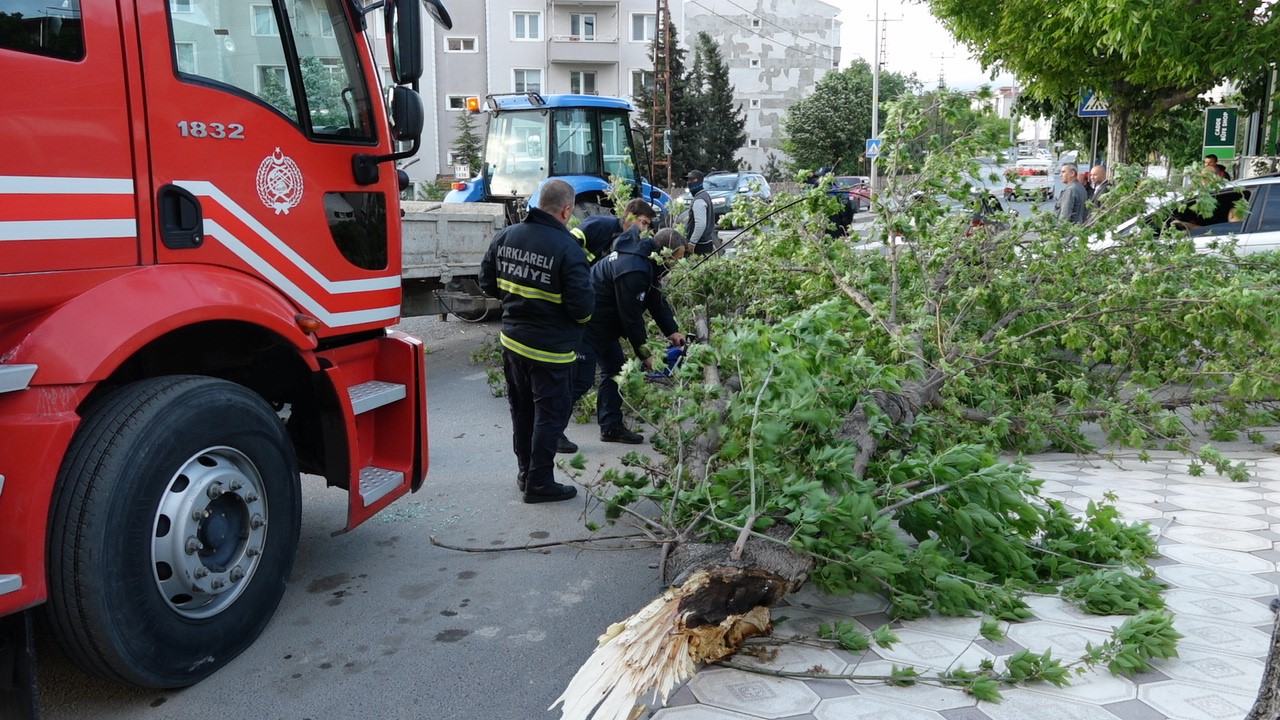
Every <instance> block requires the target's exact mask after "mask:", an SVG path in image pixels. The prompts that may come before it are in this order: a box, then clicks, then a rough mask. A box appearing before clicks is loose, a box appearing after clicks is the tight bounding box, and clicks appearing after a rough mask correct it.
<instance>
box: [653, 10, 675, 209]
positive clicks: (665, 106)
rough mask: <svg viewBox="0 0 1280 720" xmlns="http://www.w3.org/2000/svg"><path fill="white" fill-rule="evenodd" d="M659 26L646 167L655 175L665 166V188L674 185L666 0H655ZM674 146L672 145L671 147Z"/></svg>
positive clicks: (668, 12) (668, 26)
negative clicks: (650, 164) (650, 152)
mask: <svg viewBox="0 0 1280 720" xmlns="http://www.w3.org/2000/svg"><path fill="white" fill-rule="evenodd" d="M656 20H657V23H658V27H657V28H655V32H654V38H653V97H652V98H651V99H652V102H651V103H650V107H651V108H652V113H650V117H649V130H650V132H651V134H652V138H651V141H650V149H651V151H652V154H651V155H650V158H651V161H652V163H653V167H651V168H650V169H649V177H651V178H657V177H658V168H660V167H663V166H666V168H667V185H666V187H667V188H668V189H670V188H672V187H674V185H673V184H672V183H673V181H674V178H672V177H671V173H672V167H671V153H670V152H668V143H667V142H665V141H666V139H667V138H671V142H672V143H674V137H673V136H674V134H675V133H674V132H673V131H672V127H671V85H672V79H671V7H670V6H669V5H668V4H667V0H658V14H657V18H656ZM658 148H662V149H663V159H662V160H659V159H658ZM670 149H671V150H674V148H670Z"/></svg>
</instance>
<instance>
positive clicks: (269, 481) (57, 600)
mask: <svg viewBox="0 0 1280 720" xmlns="http://www.w3.org/2000/svg"><path fill="white" fill-rule="evenodd" d="M300 493H301V490H300V486H299V481H298V465H297V460H296V459H295V457H294V453H293V447H292V445H291V444H290V442H289V439H288V435H287V433H286V431H285V429H284V425H283V423H282V422H281V420H280V418H279V417H278V416H277V415H276V413H275V412H274V411H272V409H271V407H270V406H269V405H268V404H267V403H266V402H265V401H264V400H263V399H262V398H261V397H259V396H258V395H257V394H255V393H253V392H252V391H250V390H248V389H247V388H245V387H243V386H241V385H237V384H235V383H231V382H227V381H225V380H218V379H215V378H209V377H199V376H189V375H188V376H168V377H161V378H153V379H150V380H143V381H140V382H136V383H133V384H130V385H126V386H124V387H121V388H119V389H117V390H115V391H113V392H111V393H110V394H108V395H106V396H105V397H103V398H102V399H101V400H100V401H99V402H96V403H94V404H93V405H92V407H91V408H90V409H89V410H88V411H87V412H86V413H85V417H84V420H83V422H82V423H81V426H80V428H79V430H78V431H77V433H76V436H75V438H74V439H73V441H72V444H71V448H70V450H69V451H68V453H67V457H66V459H65V461H64V462H63V464H62V467H61V469H60V471H59V475H58V486H57V489H56V490H55V497H54V503H53V506H52V508H53V509H52V517H51V524H50V532H49V543H48V558H49V603H48V605H47V612H48V616H49V620H50V626H51V628H52V630H53V633H54V635H55V636H56V637H57V639H58V641H59V644H60V645H62V647H63V648H64V649H65V650H66V652H67V654H68V655H69V656H70V657H71V658H72V660H74V661H75V662H76V663H77V664H78V665H80V666H81V667H82V668H84V669H85V670H88V671H89V672H92V673H94V674H97V675H100V676H102V677H104V678H106V679H108V680H112V681H115V682H120V683H125V684H129V685H136V686H139V687H149V688H175V687H184V686H187V685H191V684H193V683H195V682H198V681H199V680H201V679H202V678H204V677H206V676H208V675H210V674H211V673H213V672H214V671H215V670H217V669H218V668H220V667H221V666H223V665H224V664H226V663H227V662H228V661H230V660H231V659H232V658H234V657H235V656H236V655H238V654H239V653H240V652H242V651H243V650H244V649H245V648H247V647H248V646H249V645H250V644H252V643H253V641H254V640H255V639H256V638H257V637H258V635H259V634H261V632H262V631H263V629H264V628H265V627H266V625H267V622H268V621H269V620H270V619H271V616H272V614H273V613H274V612H275V609H276V606H277V605H278V604H279V603H280V598H281V596H282V595H283V594H284V589H285V580H286V579H287V578H288V576H289V572H290V570H291V569H292V567H293V558H294V554H295V551H296V549H297V546H298V527H299V523H300V517H301V494H300Z"/></svg>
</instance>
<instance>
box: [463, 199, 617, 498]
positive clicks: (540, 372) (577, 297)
mask: <svg viewBox="0 0 1280 720" xmlns="http://www.w3.org/2000/svg"><path fill="white" fill-rule="evenodd" d="M573 204H574V192H573V187H572V186H570V185H569V183H567V182H565V181H563V180H557V179H554V178H553V179H551V180H548V181H546V182H545V183H543V185H542V187H541V188H540V189H539V191H538V200H537V204H536V207H530V208H529V215H528V217H526V218H525V220H524V222H522V223H519V224H517V225H511V226H509V227H507V228H506V229H505V230H503V231H502V232H500V233H498V236H497V237H495V238H494V239H493V243H492V244H491V245H490V246H489V250H488V252H486V253H485V256H484V260H483V261H482V262H481V264H480V287H481V288H482V289H484V291H485V292H486V293H488V294H489V295H490V296H492V297H496V298H498V299H500V300H501V301H502V332H501V333H499V334H498V341H499V342H500V343H501V344H502V364H503V372H504V373H505V375H506V379H507V400H508V402H509V403H510V405H511V425H512V446H513V448H514V450H515V454H516V462H517V464H518V466H519V473H518V474H517V475H516V484H517V486H519V488H520V489H521V490H522V491H524V501H525V502H527V503H540V502H555V501H557V500H568V499H570V498H572V497H573V496H575V495H577V494H578V490H577V488H574V487H572V486H570V485H561V484H560V483H558V482H556V481H555V477H554V474H553V471H554V468H555V464H554V463H555V453H556V441H557V440H558V439H559V438H560V435H561V434H562V433H563V432H564V429H565V427H566V426H567V425H568V424H569V414H570V412H571V408H572V405H571V403H570V399H569V383H570V377H571V370H572V368H573V363H574V360H575V359H576V357H577V353H576V352H575V351H576V348H577V347H578V344H579V342H580V340H581V338H582V329H583V327H584V326H585V325H586V324H587V322H588V321H589V320H590V319H591V313H592V309H593V308H594V306H595V297H594V294H593V293H592V291H591V283H590V270H589V268H588V265H587V258H586V256H585V254H584V253H583V252H582V248H581V247H580V246H579V245H578V242H577V240H576V239H575V238H574V237H573V236H572V235H570V234H569V229H568V228H567V227H565V222H567V221H568V220H569V216H570V215H572V214H573Z"/></svg>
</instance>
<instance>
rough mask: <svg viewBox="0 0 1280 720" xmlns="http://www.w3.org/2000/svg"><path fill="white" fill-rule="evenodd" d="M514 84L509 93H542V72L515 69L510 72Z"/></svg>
mask: <svg viewBox="0 0 1280 720" xmlns="http://www.w3.org/2000/svg"><path fill="white" fill-rule="evenodd" d="M512 74H513V76H514V82H513V83H512V87H511V91H512V92H518V93H536V92H542V71H541V70H532V69H525V68H517V69H515V70H513V71H512Z"/></svg>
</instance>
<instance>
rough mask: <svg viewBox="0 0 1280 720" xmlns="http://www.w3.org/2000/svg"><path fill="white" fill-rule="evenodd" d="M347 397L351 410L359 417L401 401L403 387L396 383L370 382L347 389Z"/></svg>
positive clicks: (403, 395) (403, 394)
mask: <svg viewBox="0 0 1280 720" xmlns="http://www.w3.org/2000/svg"><path fill="white" fill-rule="evenodd" d="M347 395H349V396H350V397H351V410H352V411H353V412H354V413H355V414H356V415H359V414H361V413H367V412H369V411H370V410H377V409H378V408H380V407H382V406H383V405H390V404H391V403H393V402H396V401H397V400H403V399H404V397H405V392H404V386H403V385H400V384H398V383H389V382H382V381H381V380H370V381H369V382H363V383H360V384H359V385H355V386H352V387H349V388H347Z"/></svg>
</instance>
